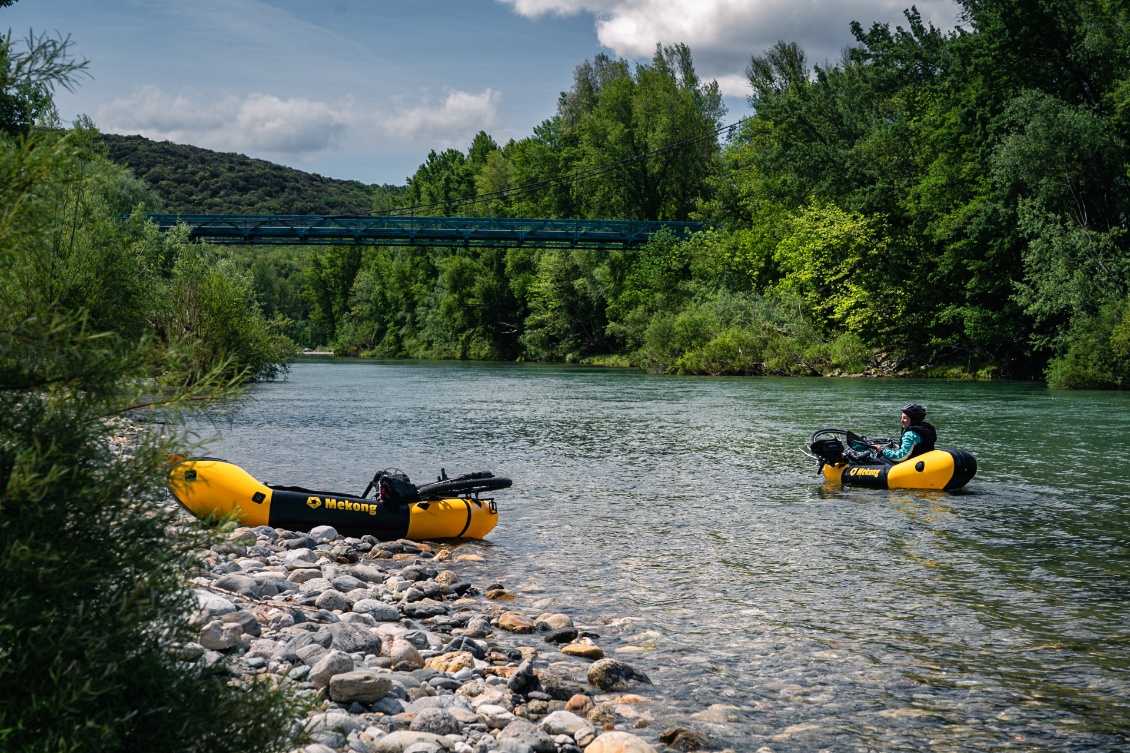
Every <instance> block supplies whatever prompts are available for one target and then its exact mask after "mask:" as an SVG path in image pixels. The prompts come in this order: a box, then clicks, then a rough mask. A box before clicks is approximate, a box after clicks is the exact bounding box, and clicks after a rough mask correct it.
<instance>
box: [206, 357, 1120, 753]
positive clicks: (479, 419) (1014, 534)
mask: <svg viewBox="0 0 1130 753" xmlns="http://www.w3.org/2000/svg"><path fill="white" fill-rule="evenodd" d="M910 401H915V402H920V403H924V404H926V405H927V406H928V407H929V412H930V415H929V419H930V420H931V421H932V422H933V423H934V424H935V425H936V426H937V427H938V431H939V446H943V447H958V448H962V449H965V450H968V451H969V452H972V453H973V454H974V455H975V456H976V457H977V460H978V463H979V471H978V474H977V477H976V478H974V479H973V481H972V482H971V483H970V484H969V486H968V488H967V489H966V490H964V491H962V492H959V493H952V494H951V493H942V492H907V491H898V492H895V491H890V492H887V491H872V490H850V489H844V488H841V487H838V486H831V485H825V484H824V483H823V481H822V479H820V478H818V477H817V476H816V475H815V464H814V463H813V462H812V461H810V460H808V459H807V458H805V457H803V456H802V455H801V454H800V451H799V449H798V448H799V446H800V445H802V444H803V443H804V441H805V439H806V438H807V436H808V434H809V433H810V432H812V431H813V430H814V429H817V428H824V427H831V426H835V427H842V428H851V429H855V430H857V431H862V432H864V433H868V434H870V435H872V436H880V435H882V436H889V435H892V434H893V435H896V436H897V434H898V413H899V408H900V407H901V406H902V405H904V404H905V403H907V402H910ZM230 419H231V420H230V422H229V423H218V424H216V431H218V432H220V433H221V434H222V439H221V440H220V441H218V442H217V443H216V444H214V445H212V446H210V447H209V448H208V453H209V454H212V455H218V456H221V457H225V458H226V459H228V460H231V461H232V462H235V463H238V464H240V465H242V466H243V467H245V468H246V469H247V470H248V471H250V472H251V473H252V474H254V475H255V476H257V477H259V478H261V479H263V480H265V481H268V482H271V483H285V484H300V485H304V486H308V487H313V488H325V489H330V490H334V491H342V492H350V493H353V494H357V493H359V492H360V491H361V489H362V488H364V486H365V483H366V482H367V480H368V479H369V478H370V477H371V476H372V474H373V472H374V471H376V470H379V469H381V468H386V467H390V466H395V467H398V468H401V469H403V470H404V471H405V472H407V473H408V474H409V476H411V477H412V479H413V480H414V481H417V482H421V483H422V482H424V481H427V480H430V479H431V478H434V476H435V474H437V473H438V471H439V468H440V467H441V466H442V467H444V468H446V469H447V471H448V473H449V474H452V475H454V474H456V473H463V472H467V471H471V470H479V469H490V470H493V471H494V472H495V473H497V474H499V475H505V476H510V477H511V478H513V479H514V487H513V488H512V489H511V490H508V491H505V492H500V493H499V494H498V495H497V499H498V503H499V514H500V516H501V517H500V522H499V525H498V527H497V528H496V529H495V531H494V532H493V533H492V534H491V535H490V536H489V537H488V540H487V541H486V542H483V543H481V544H473V545H471V546H470V549H468V550H467V551H474V552H476V553H479V554H481V555H482V556H483V557H484V558H485V559H486V562H485V563H484V564H482V565H479V566H478V567H479V568H480V570H479V574H474V573H472V579H473V580H474V582H475V583H476V585H478V586H480V587H483V586H486V585H487V584H488V583H493V582H496V581H497V582H501V583H502V584H504V585H505V586H506V587H507V588H508V589H509V590H511V591H513V592H515V593H517V594H519V596H520V600H519V601H518V602H515V606H516V607H517V608H519V609H521V610H522V611H525V612H526V613H527V614H531V615H536V614H538V613H540V612H542V611H564V612H567V613H569V614H571V615H572V616H573V618H574V620H575V621H576V622H577V623H578V624H582V625H590V626H593V628H592V629H593V631H594V632H597V633H599V634H600V635H601V639H600V640H599V641H598V642H599V643H600V644H601V645H602V647H604V648H605V650H606V651H609V652H615V651H616V649H618V648H619V649H623V648H625V647H631V646H635V647H637V648H642V649H643V650H635V649H631V648H629V652H631V653H629V652H623V651H622V652H619V653H613V654H612V655H614V656H617V657H618V658H622V659H625V660H627V661H629V662H631V663H632V664H634V665H635V666H638V667H639V668H641V669H643V670H644V671H645V672H647V673H648V674H649V675H650V676H651V678H652V679H653V680H654V681H655V687H654V688H648V689H645V691H644V695H647V696H649V697H652V698H655V699H658V700H659V701H660V702H659V703H657V704H655V705H654V707H653V708H651V710H649V707H647V706H644V707H641V710H642V711H643V712H644V713H645V714H650V715H651V716H653V717H654V719H653V720H652V722H651V724H652V727H649V728H647V729H646V730H644V731H641V733H640V734H641V735H643V736H645V737H649V736H650V738H652V739H653V738H654V736H655V735H656V734H657V733H658V731H659V730H660V729H662V728H663V726H665V725H668V724H674V723H681V724H685V725H687V726H691V727H694V728H696V729H699V730H702V731H704V732H706V733H708V734H710V735H712V736H713V737H714V738H715V740H716V741H717V743H718V746H719V747H722V746H724V745H728V746H730V747H733V748H734V749H735V750H739V751H746V750H748V751H756V750H758V749H760V748H768V749H769V750H771V751H773V752H774V753H779V752H783V751H820V750H828V751H860V750H876V751H922V750H932V751H965V750H992V751H998V750H1023V751H1029V750H1040V751H1044V750H1048V751H1076V750H1104V751H1106V750H1121V749H1130V579H1128V568H1130V504H1128V500H1130V396H1128V395H1125V394H1116V393H1094V392H1089V393H1084V392H1056V391H1050V390H1048V389H1046V388H1044V387H1042V386H1038V385H1029V384H1000V383H953V382H936V381H907V380H862V379H724V378H687V379H679V378H670V377H651V376H648V375H645V374H642V373H640V372H637V371H631V370H612V369H594V368H582V367H567V366H540V365H523V364H468V363H418V362H391V363H390V362H356V361H350V362H340V361H334V360H332V359H325V360H317V359H305V360H302V361H300V362H299V363H298V364H296V365H295V366H294V367H293V369H292V371H291V373H290V376H289V378H288V379H287V380H286V381H282V382H276V383H269V384H262V385H258V386H255V387H253V388H252V389H251V390H250V393H249V394H248V396H247V397H246V398H243V399H241V400H240V402H239V404H238V405H237V406H236V407H235V409H234V410H233V411H232V412H231V415H230ZM704 712H705V713H704ZM694 715H697V716H694ZM722 720H725V721H722Z"/></svg>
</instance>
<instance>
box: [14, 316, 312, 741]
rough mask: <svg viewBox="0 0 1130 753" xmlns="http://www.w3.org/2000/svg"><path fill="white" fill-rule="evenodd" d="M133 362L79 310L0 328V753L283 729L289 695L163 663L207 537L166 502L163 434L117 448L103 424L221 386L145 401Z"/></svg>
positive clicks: (134, 353)
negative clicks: (0, 594) (134, 409)
mask: <svg viewBox="0 0 1130 753" xmlns="http://www.w3.org/2000/svg"><path fill="white" fill-rule="evenodd" d="M148 369H149V365H148V364H147V363H146V359H145V357H144V354H143V353H142V352H141V351H140V350H138V349H135V348H127V347H125V346H123V344H122V343H121V342H120V341H119V340H117V339H116V338H114V337H112V336H106V335H99V334H93V333H91V332H89V331H87V330H86V329H85V327H84V325H83V322H82V320H81V319H79V318H75V317H70V318H56V319H53V320H49V321H40V320H36V319H32V320H29V321H26V322H24V323H23V324H21V325H20V326H18V327H16V328H13V329H10V330H8V331H6V332H0V579H2V581H3V582H4V583H5V594H4V599H2V600H0V686H2V687H4V688H5V692H4V693H2V694H0V749H3V750H13V751H15V750H19V751H26V752H28V753H32V752H34V751H43V752H44V753H46V752H47V751H51V753H66V752H69V751H90V750H98V751H146V750H153V751H156V750H161V751H194V753H203V752H204V751H216V752H219V751H274V750H283V749H286V748H287V747H288V746H290V744H291V743H292V740H293V738H294V736H295V734H294V727H293V721H294V719H295V718H296V717H297V716H299V715H300V713H301V706H300V703H299V702H298V700H297V699H296V698H295V697H294V696H291V695H289V694H287V693H284V692H282V691H279V690H273V689H271V688H270V687H269V686H268V685H267V684H266V683H265V682H254V683H252V684H250V685H247V686H244V687H234V686H232V685H231V684H230V682H229V678H228V677H227V676H226V674H225V673H224V672H223V671H222V670H217V671H213V670H207V669H204V668H203V667H202V666H201V665H200V664H198V663H189V662H185V661H181V660H180V659H179V658H178V657H177V653H176V649H177V646H178V645H180V644H183V643H185V642H187V641H189V640H191V639H193V638H194V635H192V634H191V633H190V631H189V628H188V626H187V624H186V616H187V615H188V614H190V613H191V612H192V611H193V610H194V608H195V607H194V601H195V599H194V597H193V594H192V592H191V591H190V590H189V588H188V577H187V576H188V573H189V572H190V570H191V568H192V567H193V566H194V565H196V562H195V560H194V558H193V556H192V552H193V551H194V550H196V549H199V548H200V547H201V546H202V545H204V544H205V542H206V539H205V536H207V534H206V533H204V532H203V530H202V528H201V527H200V526H199V525H197V524H195V523H194V524H192V525H187V524H182V523H178V522H177V521H176V516H175V514H174V511H173V510H172V509H170V505H169V504H168V501H167V493H166V491H165V488H164V479H165V474H166V472H167V461H166V458H167V457H168V453H169V452H170V450H171V449H172V447H173V444H174V442H176V437H175V435H170V434H168V432H167V431H166V430H167V425H158V424H151V426H153V428H152V429H149V430H145V431H143V432H142V433H141V435H140V436H139V437H138V438H137V440H136V441H135V442H134V443H132V444H131V445H130V449H129V451H128V452H122V451H121V450H120V449H116V448H118V447H120V446H121V444H120V442H119V439H120V438H119V437H115V436H114V433H115V427H120V425H121V422H120V421H115V417H118V416H120V415H121V414H122V413H123V412H124V411H126V410H127V409H129V408H130V407H131V406H136V405H140V404H143V403H153V402H154V401H156V402H157V403H159V404H161V405H163V406H164V407H165V408H166V409H167V410H170V411H171V410H174V409H175V407H176V406H177V405H178V404H182V403H183V402H184V401H186V400H189V399H191V398H193V397H200V396H205V395H215V394H217V393H216V389H217V387H218V385H219V384H220V382H219V381H218V380H217V377H216V374H215V373H213V374H212V375H211V376H205V377H204V378H203V379H201V380H200V381H199V382H198V383H197V385H196V387H194V388H192V390H191V391H189V390H185V389H179V390H176V391H174V392H172V393H169V394H166V395H154V394H151V393H150V392H149V391H148V389H152V388H153V387H152V386H153V382H152V381H150V380H148V379H146V375H147V373H148ZM147 388H148V389H147Z"/></svg>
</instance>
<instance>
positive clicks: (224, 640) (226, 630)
mask: <svg viewBox="0 0 1130 753" xmlns="http://www.w3.org/2000/svg"><path fill="white" fill-rule="evenodd" d="M242 636H243V628H241V627H240V626H239V624H238V623H223V622H220V621H219V620H212V621H211V622H209V623H208V624H207V625H205V626H204V629H203V630H201V631H200V638H199V639H198V642H199V643H200V645H201V646H203V647H204V648H206V649H209V650H210V651H227V650H228V649H230V648H234V647H235V646H236V645H237V644H238V643H239V639H240V637H242Z"/></svg>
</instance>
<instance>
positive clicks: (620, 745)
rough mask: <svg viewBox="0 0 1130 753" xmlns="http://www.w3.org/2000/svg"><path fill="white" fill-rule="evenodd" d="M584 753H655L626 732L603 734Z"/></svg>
mask: <svg viewBox="0 0 1130 753" xmlns="http://www.w3.org/2000/svg"><path fill="white" fill-rule="evenodd" d="M585 753H656V750H655V748H653V747H651V746H650V745H648V744H647V743H646V742H645V741H643V740H641V739H640V738H638V737H636V736H635V735H633V734H630V733H628V732H605V733H604V734H603V735H601V736H600V737H598V738H596V739H595V740H593V741H592V743H590V744H589V746H588V747H587V748H585Z"/></svg>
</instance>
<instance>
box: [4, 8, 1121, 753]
mask: <svg viewBox="0 0 1130 753" xmlns="http://www.w3.org/2000/svg"><path fill="white" fill-rule="evenodd" d="M13 1H14V0H0V8H4V7H6V6H9V5H11V4H12V2H13ZM960 7H961V8H962V10H963V14H964V15H963V21H962V24H961V26H960V27H958V28H955V29H936V28H933V27H931V26H929V25H928V24H924V23H923V22H922V20H921V18H920V16H919V15H918V14H917V12H916V11H914V10H913V9H911V10H909V11H908V12H907V14H906V23H905V25H902V26H897V27H895V28H891V27H889V26H886V25H871V26H864V25H862V24H855V25H853V27H852V33H853V35H854V39H855V43H854V44H853V45H852V46H850V47H849V48H848V49H847V50H846V51H845V52H844V54H843V56H842V58H841V59H840V60H839V61H838V62H835V63H829V64H813V63H812V62H811V61H809V60H808V59H807V57H806V55H805V54H804V51H803V50H802V49H800V47H799V46H798V45H796V44H793V43H790V42H787V41H783V42H780V43H778V44H776V45H775V46H773V47H772V48H771V49H768V50H751V51H750V53H751V58H750V62H749V66H748V69H747V73H748V78H749V83H750V87H751V88H750V91H751V94H750V99H749V105H750V110H749V111H748V112H747V113H744V114H741V113H739V114H734V113H729V114H727V113H725V112H724V111H723V108H722V100H721V96H720V93H719V90H718V87H717V85H716V84H715V83H713V82H708V81H703V80H701V79H700V78H699V77H698V75H697V74H696V73H695V68H694V64H693V60H692V55H691V50H689V49H688V48H687V47H686V46H684V45H681V44H672V45H666V46H664V45H661V46H659V47H658V48H657V50H656V52H655V55H654V57H653V58H652V59H651V60H650V61H648V62H645V63H641V64H636V65H633V64H630V63H629V62H627V61H624V60H617V59H613V58H611V57H608V56H604V55H598V56H596V57H594V58H593V59H592V60H590V61H585V62H583V63H581V64H580V65H579V66H577V68H576V72H575V82H574V85H573V87H572V88H571V89H570V90H569V91H567V92H564V93H562V95H561V97H560V100H559V103H558V108H557V112H556V113H555V114H554V115H553V117H551V118H549V119H547V120H546V121H544V122H543V123H541V124H540V125H539V126H538V127H537V128H535V129H534V133H533V134H531V135H530V136H529V137H527V138H524V139H521V140H515V141H511V142H508V143H506V144H503V145H500V144H498V143H496V142H495V141H494V140H493V139H492V138H491V137H490V136H489V135H488V134H486V133H480V134H478V135H477V136H476V137H475V138H474V139H473V141H472V143H471V144H470V145H469V146H468V149H467V151H466V152H465V153H464V152H462V151H459V150H454V149H451V150H446V151H443V152H432V153H431V154H429V155H428V157H427V159H426V160H425V161H424V163H423V164H422V165H420V167H419V169H418V170H417V171H416V172H415V173H414V174H413V175H412V176H410V177H409V178H408V180H407V185H406V186H404V187H403V188H396V187H389V186H365V185H363V184H349V183H345V184H344V185H343V184H342V183H339V182H333V181H326V180H324V179H321V180H320V181H319V180H314V179H313V178H307V177H302V176H300V175H296V174H289V173H285V174H286V175H288V176H289V179H290V180H291V181H292V183H289V184H288V183H287V181H286V180H284V181H283V182H281V183H277V182H276V183H273V184H272V185H266V184H267V183H271V182H272V181H274V177H271V176H277V175H278V174H279V173H278V172H277V171H272V170H270V169H268V168H266V167H265V165H264V164H258V163H256V162H254V161H249V160H247V161H245V158H240V157H238V155H234V156H233V155H219V156H218V157H209V158H208V160H218V163H216V164H219V165H221V166H222V168H217V169H216V170H213V166H212V164H205V162H207V160H205V161H204V162H197V161H196V157H197V156H199V153H198V152H197V153H192V152H188V151H185V150H184V149H180V148H175V147H173V146H172V145H158V146H155V147H152V148H150V146H149V145H147V144H143V143H140V142H135V143H132V144H131V145H130V146H131V148H132V150H133V156H130V157H126V156H123V154H124V153H125V151H124V150H122V149H120V147H121V146H122V144H123V143H127V144H128V143H129V142H130V140H129V139H125V140H122V139H113V138H107V137H105V136H103V135H102V134H100V133H99V132H98V130H97V128H96V127H95V125H94V124H93V123H92V122H91V121H90V120H89V119H87V118H79V119H77V121H76V122H75V123H73V124H71V125H70V126H64V125H63V124H62V123H61V121H60V118H59V116H58V113H57V111H56V108H55V105H54V95H55V93H56V92H57V90H58V89H59V88H64V89H71V88H74V87H76V86H80V85H82V83H83V80H84V77H85V76H86V75H87V64H86V61H84V60H82V59H81V58H79V57H77V56H76V55H75V51H74V50H73V49H72V44H71V41H70V39H69V38H67V37H64V36H57V35H52V34H50V33H42V32H41V33H38V34H37V33H35V32H32V33H29V35H28V36H27V37H26V38H24V39H19V38H16V37H14V36H13V35H12V33H11V32H8V33H7V34H6V35H4V36H0V580H2V581H3V582H4V583H5V585H6V590H5V598H4V599H3V600H0V685H2V686H3V687H5V688H18V689H19V692H18V693H5V694H0V749H3V750H26V751H44V752H46V751H54V752H59V751H80V750H129V751H135V750H178V751H179V750H185V751H198V752H203V751H215V752H217V753H219V752H220V751H265V752H269V751H282V750H289V749H291V748H292V745H291V742H292V740H293V738H294V732H295V730H294V729H293V728H292V727H291V726H290V722H291V720H293V719H295V718H300V717H301V716H303V713H304V711H305V710H306V709H307V708H308V707H309V701H308V700H307V699H304V698H303V697H300V696H297V695H295V694H294V693H292V692H291V691H288V690H286V689H285V688H282V687H278V686H276V685H272V684H271V683H269V682H267V681H266V680H263V681H249V682H248V683H246V684H243V685H237V684H233V683H232V682H229V678H228V677H226V676H225V675H223V674H222V673H221V672H218V671H213V670H211V669H209V668H208V667H205V666H204V665H203V664H201V663H198V662H190V661H185V660H183V654H182V653H181V650H182V649H183V648H184V647H185V645H186V644H187V643H188V642H190V641H192V640H194V638H195V636H197V635H198V633H196V632H194V631H193V629H192V628H190V626H189V624H188V623H187V621H186V620H185V619H184V616H185V615H186V614H189V613H190V612H191V611H192V610H193V609H194V606H193V605H194V604H197V602H196V600H195V599H196V597H195V596H194V595H193V593H192V591H191V590H190V584H191V580H190V577H191V573H192V572H193V568H195V567H199V566H200V560H199V553H200V552H201V551H202V550H206V549H207V547H209V546H210V545H211V544H212V543H215V542H217V541H219V537H221V536H223V535H224V529H222V528H220V529H215V530H213V529H206V528H204V527H198V526H186V525H183V523H181V522H178V518H177V516H176V513H175V511H173V510H171V509H170V508H169V506H168V505H167V504H166V501H167V492H166V487H165V482H166V478H167V473H168V468H169V459H170V456H171V455H173V454H175V453H183V452H186V451H191V450H192V449H198V447H196V446H194V445H193V439H192V438H191V437H190V436H188V435H187V434H186V433H185V432H184V430H183V423H182V422H181V419H182V418H183V416H184V414H185V411H188V410H191V409H193V408H194V407H200V406H214V405H216V404H218V403H219V402H221V401H224V400H227V399H229V398H230V397H232V396H233V395H234V394H237V391H238V389H239V387H240V385H242V384H245V383H247V382H250V381H255V380H263V379H272V378H275V377H278V376H279V375H281V374H283V373H285V371H286V369H287V366H288V364H289V363H290V362H291V360H292V359H293V357H294V356H295V355H296V354H297V353H298V352H299V351H300V349H301V348H302V347H304V346H328V347H332V348H333V350H334V351H335V352H336V353H339V354H342V355H349V356H369V357H394V358H404V357H407V358H462V359H505V360H556V361H573V362H590V363H604V364H616V365H625V366H628V365H631V366H635V367H638V368H643V369H647V370H649V371H652V372H655V373H663V374H734V375H745V374H748V375H761V374H774V375H790V374H801V375H831V374H889V375H894V374H904V375H905V374H909V375H922V376H935V377H954V378H1020V379H1046V381H1047V383H1048V384H1049V385H1050V386H1051V387H1055V388H1126V387H1128V386H1130V289H1128V283H1130V253H1128V250H1130V249H1128V244H1130V239H1128V237H1127V212H1128V209H1130V206H1128V205H1130V185H1128V182H1130V152H1128V149H1130V65H1128V62H1130V61H1128V57H1130V6H1127V5H1126V4H1125V3H1124V2H1119V1H1116V0H1039V2H1031V1H1030V0H961V2H960ZM729 123H738V125H736V126H735V127H733V128H727V127H726V126H727V125H728V124H729ZM155 155H169V156H167V157H166V156H161V157H157V156H155ZM173 155H180V156H178V157H175V159H174V156H173ZM115 159H121V160H126V161H127V162H128V161H129V160H134V161H133V162H132V163H131V164H132V165H133V170H136V172H133V171H131V168H127V167H125V166H123V165H122V164H119V163H118V162H115V161H114V160H115ZM165 160H167V161H168V164H163V161H165ZM175 160H183V161H184V163H185V164H184V165H181V164H178V163H176V162H175ZM188 163H191V164H188ZM315 177H316V176H315ZM260 184H263V185H260ZM297 184H303V185H302V186H298V185H297ZM192 185H198V186H199V187H200V188H201V189H202V190H206V191H209V192H211V193H210V194H209V195H198V194H196V193H193V192H191V191H189V190H188V189H189V188H190V187H191V186H192ZM300 187H301V188H302V190H299V188H300ZM201 202H203V203H201ZM286 202H290V203H289V204H288V203H286ZM275 207H278V208H279V209H278V210H276V209H275ZM283 207H291V208H293V209H296V210H300V207H310V208H311V209H314V208H317V207H324V208H325V211H339V210H340V211H346V210H348V211H350V212H352V211H356V210H359V209H360V210H365V211H372V212H382V211H384V212H396V211H414V212H416V213H434V214H449V215H472V214H473V215H492V216H503V217H507V216H510V217H522V216H527V217H528V216H533V217H552V218H570V217H586V218H590V217H591V218H607V219H613V218H630V219H669V220H683V219H697V220H701V221H703V222H705V223H709V225H710V226H711V228H712V229H710V230H708V231H706V232H703V233H701V234H697V235H694V236H692V237H690V238H677V237H672V236H670V235H668V236H660V237H657V238H656V239H654V240H653V241H652V242H650V243H649V244H647V245H646V246H644V247H642V248H640V249H638V250H632V251H605V252H598V251H592V250H569V249H549V250H534V249H528V248H509V249H498V248H482V249H477V248H419V247H360V246H356V247H327V248H319V249H313V250H312V249H307V248H297V247H275V248H261V247H250V248H238V247H232V248H225V247H219V246H208V245H203V244H199V243H193V242H189V240H188V237H187V232H185V231H183V230H182V231H181V232H170V233H164V234H163V233H160V232H158V230H157V228H156V226H155V225H153V224H152V223H149V222H146V221H145V216H146V215H147V214H151V213H155V212H160V211H166V210H168V211H178V212H179V211H185V210H186V209H188V208H193V209H194V210H198V209H208V210H215V211H219V210H221V209H222V210H223V211H232V212H251V211H268V210H269V211H284V210H283ZM300 211H302V210H300ZM126 448H128V451H126Z"/></svg>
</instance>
